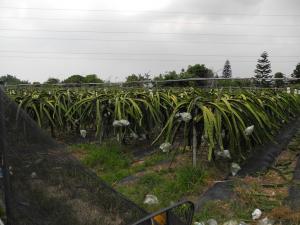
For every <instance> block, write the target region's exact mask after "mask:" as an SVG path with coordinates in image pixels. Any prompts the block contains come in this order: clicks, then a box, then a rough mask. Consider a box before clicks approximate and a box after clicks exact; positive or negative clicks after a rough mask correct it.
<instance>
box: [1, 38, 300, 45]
mask: <svg viewBox="0 0 300 225" xmlns="http://www.w3.org/2000/svg"><path fill="white" fill-rule="evenodd" d="M0 38H2V39H34V40H39V39H40V40H57V41H60V40H62V41H95V42H132V43H137V42H142V43H166V44H170V43H178V44H214V45H215V44H217V45H227V44H229V45H261V44H263V45H276V46H278V45H280V44H282V45H297V44H300V42H293V43H289V42H283V43H270V42H215V41H203V40H201V41H191V40H143V39H90V38H56V37H29V36H27V37H26V36H0Z"/></svg>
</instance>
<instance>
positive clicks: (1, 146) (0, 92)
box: [0, 83, 12, 225]
mask: <svg viewBox="0 0 300 225" xmlns="http://www.w3.org/2000/svg"><path fill="white" fill-rule="evenodd" d="M3 87H4V86H3V83H0V152H1V168H2V172H3V184H4V196H5V207H6V218H7V221H6V224H7V225H12V221H11V219H12V216H11V207H12V205H11V197H12V195H11V190H10V179H9V166H8V163H7V143H6V126H5V110H4V88H3Z"/></svg>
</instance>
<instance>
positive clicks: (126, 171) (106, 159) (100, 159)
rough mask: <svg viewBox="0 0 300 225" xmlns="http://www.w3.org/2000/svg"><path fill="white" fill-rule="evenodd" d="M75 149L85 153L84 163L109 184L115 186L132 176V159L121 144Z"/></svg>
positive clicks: (80, 145)
mask: <svg viewBox="0 0 300 225" xmlns="http://www.w3.org/2000/svg"><path fill="white" fill-rule="evenodd" d="M73 148H74V149H78V148H79V149H81V150H84V151H85V153H86V154H85V157H84V158H83V160H82V161H83V163H84V164H85V165H87V166H88V167H91V168H93V169H94V170H95V171H96V172H97V174H98V175H99V176H100V177H101V178H102V179H104V180H105V181H106V182H108V183H109V184H113V183H115V182H117V181H119V180H121V179H123V178H124V177H127V176H129V175H130V174H131V170H130V164H131V162H132V159H131V157H130V155H129V154H125V153H124V151H123V148H122V147H121V146H120V145H119V144H114V143H106V144H103V145H101V146H99V145H96V144H79V145H75V146H73Z"/></svg>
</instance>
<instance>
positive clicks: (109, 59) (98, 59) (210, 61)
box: [0, 55, 299, 63]
mask: <svg viewBox="0 0 300 225" xmlns="http://www.w3.org/2000/svg"><path fill="white" fill-rule="evenodd" d="M0 57H1V58H21V59H29V60H30V59H34V60H36V59H41V60H44V59H53V60H58V59H71V60H73V59H75V60H96V61H146V62H177V63H178V62H190V63H191V61H195V60H199V59H193V60H192V59H189V60H180V59H161V58H157V57H156V58H128V57H126V58H90V57H87V58H84V57H45V56H20V55H15V56H12V55H0ZM204 61H205V63H223V62H224V60H204ZM231 62H233V63H235V62H237V63H256V60H231ZM272 62H273V63H298V62H299V61H296V60H285V61H283V60H280V61H274V60H272Z"/></svg>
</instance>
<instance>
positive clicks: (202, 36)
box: [0, 31, 300, 41]
mask: <svg viewBox="0 0 300 225" xmlns="http://www.w3.org/2000/svg"><path fill="white" fill-rule="evenodd" d="M102 34H135V35H137V34H148V35H179V36H180V35H182V36H189V35H190V36H197V38H200V37H201V38H204V37H210V36H214V37H260V38H299V37H300V35H283V36H281V35H267V34H266V35H263V34H262V35H258V34H257V35H256V34H222V33H220V34H217V33H172V32H169V33H168V32H155V33H154V32H127V31H124V32H123V31H107V32H102ZM0 38H14V39H53V40H88V41H99V40H100V39H96V38H73V37H72V38H61V37H35V36H2V35H1V36H0ZM122 40H123V39H122ZM124 40H125V39H124ZM112 41H113V40H112ZM126 41H130V40H127V39H126ZM134 41H135V40H134ZM145 41H147V40H145ZM184 41H190V40H184Z"/></svg>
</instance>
